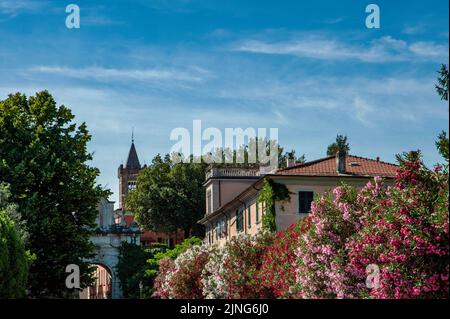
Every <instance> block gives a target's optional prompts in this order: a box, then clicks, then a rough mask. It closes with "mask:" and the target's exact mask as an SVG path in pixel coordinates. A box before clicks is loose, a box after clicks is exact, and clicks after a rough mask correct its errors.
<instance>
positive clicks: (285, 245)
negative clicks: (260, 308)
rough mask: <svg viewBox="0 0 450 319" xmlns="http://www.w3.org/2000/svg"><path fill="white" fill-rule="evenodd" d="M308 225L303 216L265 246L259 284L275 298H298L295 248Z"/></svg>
mask: <svg viewBox="0 0 450 319" xmlns="http://www.w3.org/2000/svg"><path fill="white" fill-rule="evenodd" d="M309 225H310V219H309V218H304V219H302V220H301V221H299V222H298V223H296V224H293V225H292V226H290V227H289V228H288V229H287V230H284V231H280V232H278V233H277V235H276V236H275V239H274V242H273V244H272V245H270V246H269V247H267V248H266V251H265V253H264V256H263V260H262V267H261V269H260V271H259V278H260V282H261V284H262V285H263V286H264V287H266V288H267V289H268V290H269V291H271V293H272V295H273V296H274V297H275V298H300V297H301V294H300V292H299V291H298V289H296V287H295V286H296V285H295V283H296V278H295V272H294V271H293V269H295V267H296V264H297V257H296V254H295V252H296V250H297V248H298V242H299V239H300V235H301V234H302V233H304V232H305V231H306V230H307V229H308V227H309Z"/></svg>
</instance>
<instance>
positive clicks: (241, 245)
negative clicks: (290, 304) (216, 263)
mask: <svg viewBox="0 0 450 319" xmlns="http://www.w3.org/2000/svg"><path fill="white" fill-rule="evenodd" d="M272 239H273V236H272V233H270V232H264V233H262V234H260V235H258V236H256V237H252V236H239V237H237V238H233V239H232V240H231V241H230V242H229V243H228V244H227V245H226V248H225V249H226V253H225V257H226V258H224V269H225V271H224V273H223V274H222V276H223V279H224V281H225V283H226V285H227V298H231V299H255V298H268V297H270V292H269V291H268V289H266V288H265V287H264V286H262V285H261V284H260V280H259V278H258V274H259V270H260V268H261V266H262V256H263V254H264V251H265V249H266V247H267V246H268V245H269V244H270V243H271V242H272Z"/></svg>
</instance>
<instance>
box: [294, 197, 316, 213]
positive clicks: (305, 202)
mask: <svg viewBox="0 0 450 319" xmlns="http://www.w3.org/2000/svg"><path fill="white" fill-rule="evenodd" d="M313 200H314V192H298V212H299V213H300V214H308V213H309V212H310V210H311V203H312V201H313Z"/></svg>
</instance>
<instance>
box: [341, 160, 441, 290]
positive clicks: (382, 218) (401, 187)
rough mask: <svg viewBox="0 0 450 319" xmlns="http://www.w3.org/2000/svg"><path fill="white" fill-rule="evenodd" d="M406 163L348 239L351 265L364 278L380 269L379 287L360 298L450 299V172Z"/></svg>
mask: <svg viewBox="0 0 450 319" xmlns="http://www.w3.org/2000/svg"><path fill="white" fill-rule="evenodd" d="M440 169H441V168H440V167H437V168H436V171H435V172H431V171H429V170H427V169H425V168H424V167H423V166H422V165H421V164H420V162H419V161H410V162H404V163H403V165H402V167H401V169H400V170H399V171H398V173H397V176H396V178H395V187H391V188H389V189H388V190H387V192H386V194H385V195H386V196H383V197H382V198H381V200H380V201H379V202H378V203H377V206H376V208H375V209H373V210H372V211H371V212H370V213H368V214H367V218H366V219H365V220H364V223H363V229H362V230H361V231H360V232H359V233H358V234H356V236H355V237H354V238H353V239H352V240H351V241H350V242H349V243H348V250H349V268H350V269H351V270H352V271H353V273H354V275H355V277H356V278H357V279H360V280H361V281H364V279H365V278H366V276H367V275H366V272H365V269H366V266H367V265H368V264H376V265H377V266H378V267H379V269H380V278H379V287H378V288H376V287H375V288H374V289H372V290H370V291H368V290H367V289H360V291H359V297H369V296H370V297H373V298H448V296H449V282H448V278H449V233H448V222H449V221H448V218H449V215H448V174H447V173H441V172H440Z"/></svg>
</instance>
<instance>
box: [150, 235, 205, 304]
mask: <svg viewBox="0 0 450 319" xmlns="http://www.w3.org/2000/svg"><path fill="white" fill-rule="evenodd" d="M201 244H202V240H201V239H200V238H198V237H191V238H187V239H185V240H184V241H183V242H182V243H180V244H178V245H176V246H175V247H174V248H173V249H167V248H165V247H155V248H154V249H153V250H152V251H151V252H152V254H153V257H152V258H150V259H148V260H147V267H148V269H147V270H146V278H148V279H150V280H151V282H153V295H152V297H154V298H164V299H166V298H188V297H180V296H178V295H181V294H182V290H183V288H182V287H178V288H177V289H178V290H177V291H174V290H173V289H172V290H171V288H173V287H172V284H171V282H170V280H171V279H170V278H171V277H172V276H173V275H174V274H173V273H174V272H175V271H180V273H179V275H180V276H182V273H183V271H185V270H186V269H185V268H184V266H185V265H184V262H181V261H180V263H179V266H181V268H180V269H177V268H176V264H175V260H177V259H178V257H180V256H181V255H183V254H184V253H186V252H187V251H189V250H191V249H192V248H194V247H199V246H200V245H201ZM195 252H196V250H193V251H192V252H191V253H192V255H191V256H190V257H192V258H195V257H196V256H194V255H195ZM188 260H189V258H187V257H186V260H184V261H185V262H187V261H188ZM195 262H197V261H195ZM195 262H194V264H195ZM205 263H206V262H205ZM185 279H186V278H185ZM183 283H184V284H187V282H186V281H185V282H183ZM199 285H200V284H199Z"/></svg>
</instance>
